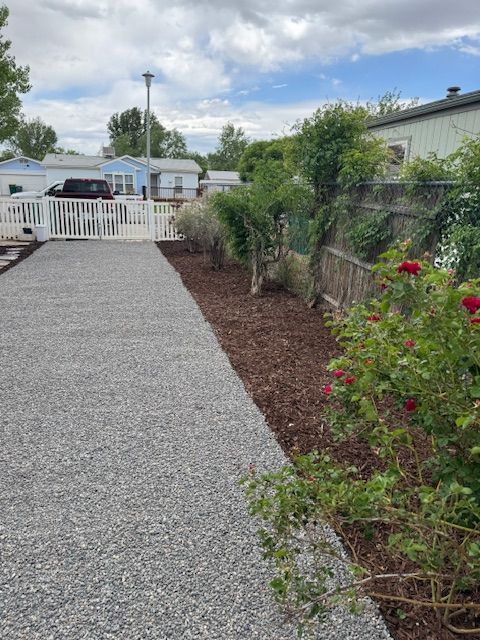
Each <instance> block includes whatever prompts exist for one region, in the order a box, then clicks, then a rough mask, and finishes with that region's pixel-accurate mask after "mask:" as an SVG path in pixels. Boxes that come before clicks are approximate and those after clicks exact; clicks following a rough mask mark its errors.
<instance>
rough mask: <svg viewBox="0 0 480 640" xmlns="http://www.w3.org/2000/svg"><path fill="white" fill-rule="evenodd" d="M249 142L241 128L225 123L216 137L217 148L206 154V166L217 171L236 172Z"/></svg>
mask: <svg viewBox="0 0 480 640" xmlns="http://www.w3.org/2000/svg"><path fill="white" fill-rule="evenodd" d="M249 142H250V141H249V139H248V138H247V136H246V135H245V131H244V130H243V129H242V127H238V128H237V127H235V125H234V124H233V123H232V122H227V124H226V125H224V127H223V128H222V131H221V133H220V135H219V137H218V145H217V148H216V149H215V151H214V152H213V153H209V154H208V166H209V167H210V169H218V170H219V171H236V170H237V168H238V163H239V161H240V158H241V156H242V153H243V152H244V151H245V148H246V147H247V146H248V144H249Z"/></svg>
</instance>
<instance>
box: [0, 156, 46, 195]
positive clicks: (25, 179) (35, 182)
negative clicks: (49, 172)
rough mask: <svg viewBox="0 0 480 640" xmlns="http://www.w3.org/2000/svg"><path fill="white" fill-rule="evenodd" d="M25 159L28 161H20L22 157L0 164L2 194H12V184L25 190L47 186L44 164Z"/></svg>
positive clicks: (0, 192)
mask: <svg viewBox="0 0 480 640" xmlns="http://www.w3.org/2000/svg"><path fill="white" fill-rule="evenodd" d="M25 159H26V160H27V162H26V163H23V162H20V158H12V159H11V160H8V161H6V162H3V163H1V164H0V195H2V196H8V195H10V187H9V185H11V184H14V185H16V186H17V187H21V188H22V189H23V191H37V190H40V189H43V188H44V187H45V186H46V184H47V182H46V180H47V178H46V172H45V168H44V167H43V166H42V164H41V163H40V162H37V161H36V160H29V159H28V158H25Z"/></svg>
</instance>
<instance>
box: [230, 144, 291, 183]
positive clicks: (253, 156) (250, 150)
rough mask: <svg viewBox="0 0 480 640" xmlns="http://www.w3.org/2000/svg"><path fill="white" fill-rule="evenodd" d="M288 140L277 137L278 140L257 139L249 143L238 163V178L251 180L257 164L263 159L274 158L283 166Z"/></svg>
mask: <svg viewBox="0 0 480 640" xmlns="http://www.w3.org/2000/svg"><path fill="white" fill-rule="evenodd" d="M289 142H290V140H289V139H288V138H279V139H278V140H257V141H255V142H252V143H251V144H249V145H248V147H246V148H245V151H244V152H243V153H242V155H241V157H240V161H239V163H238V170H239V172H240V178H241V179H242V180H243V181H244V182H251V181H252V180H253V178H254V175H255V170H256V167H257V165H258V164H259V163H261V162H262V161H263V160H275V161H277V162H279V163H280V164H281V165H282V166H284V165H285V159H286V155H287V153H286V152H287V149H288V145H289Z"/></svg>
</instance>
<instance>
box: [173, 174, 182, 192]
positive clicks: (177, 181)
mask: <svg viewBox="0 0 480 640" xmlns="http://www.w3.org/2000/svg"><path fill="white" fill-rule="evenodd" d="M182 191H183V177H182V176H175V194H177V193H178V194H180V195H181V193H182Z"/></svg>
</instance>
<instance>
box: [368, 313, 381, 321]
mask: <svg viewBox="0 0 480 640" xmlns="http://www.w3.org/2000/svg"><path fill="white" fill-rule="evenodd" d="M367 320H370V322H378V321H379V320H381V317H380V316H378V315H377V314H376V313H372V315H371V316H368V317H367Z"/></svg>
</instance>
